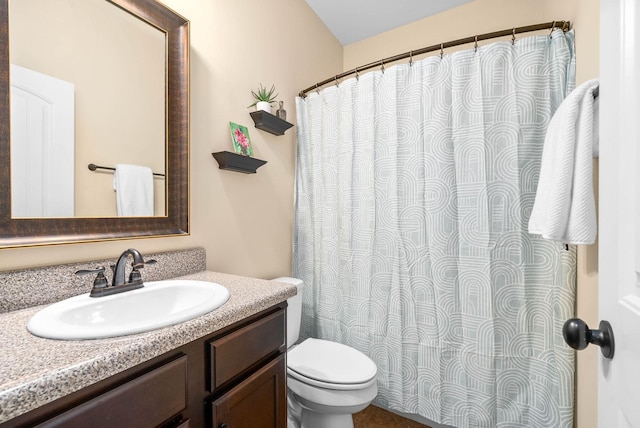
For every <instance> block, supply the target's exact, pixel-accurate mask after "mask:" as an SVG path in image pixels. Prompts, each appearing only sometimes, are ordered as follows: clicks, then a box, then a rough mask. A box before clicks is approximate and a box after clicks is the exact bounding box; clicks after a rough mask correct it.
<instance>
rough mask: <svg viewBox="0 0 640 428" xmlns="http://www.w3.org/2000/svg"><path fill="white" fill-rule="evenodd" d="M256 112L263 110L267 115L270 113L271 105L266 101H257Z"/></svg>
mask: <svg viewBox="0 0 640 428" xmlns="http://www.w3.org/2000/svg"><path fill="white" fill-rule="evenodd" d="M256 110H264V111H266V112H267V113H271V104H270V103H268V102H266V101H258V104H256Z"/></svg>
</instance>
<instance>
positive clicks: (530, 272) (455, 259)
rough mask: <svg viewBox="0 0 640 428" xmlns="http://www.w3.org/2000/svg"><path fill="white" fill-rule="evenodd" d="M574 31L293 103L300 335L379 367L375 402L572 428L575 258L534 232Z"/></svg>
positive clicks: (371, 76)
mask: <svg viewBox="0 0 640 428" xmlns="http://www.w3.org/2000/svg"><path fill="white" fill-rule="evenodd" d="M574 80H575V58H574V36H573V33H572V32H567V33H563V32H562V31H559V30H557V31H554V32H553V33H552V34H551V35H543V36H534V37H527V38H522V39H519V40H517V41H516V42H515V44H512V43H511V42H510V41H509V42H496V43H492V44H490V45H486V46H483V47H479V48H478V49H477V51H476V50H474V49H470V50H465V51H460V52H456V53H452V54H446V55H445V56H444V57H443V58H440V56H439V55H438V56H435V57H431V58H427V59H425V60H422V61H419V62H414V63H413V64H412V65H409V64H402V65H397V66H393V67H389V68H387V69H386V70H383V71H382V70H381V71H376V72H371V73H367V74H363V75H361V76H359V78H358V79H355V78H354V79H350V80H347V81H344V82H341V83H340V84H339V86H333V87H330V88H327V89H324V90H322V91H320V92H315V91H314V92H313V93H311V94H309V96H308V97H307V98H305V99H301V98H298V99H297V123H298V131H297V132H298V134H297V140H298V154H297V167H296V197H295V226H294V238H293V247H294V248H293V250H294V251H293V259H294V261H293V265H294V266H293V274H294V276H296V277H299V278H301V279H302V280H304V283H305V290H304V295H303V323H302V336H303V337H318V338H325V339H330V340H335V341H338V342H342V343H345V344H347V345H350V346H352V347H354V348H356V349H359V350H360V351H362V352H363V353H365V354H366V355H368V356H369V357H370V358H371V359H372V360H373V361H374V362H375V363H376V364H377V366H378V388H379V395H378V397H377V399H376V402H377V403H378V404H381V405H383V406H385V407H388V408H391V409H395V410H398V411H401V412H406V413H414V414H418V415H422V416H424V417H426V418H428V419H430V420H433V421H436V422H440V423H443V424H447V425H452V426H455V427H491V428H493V427H509V428H513V427H544V428H547V427H571V426H572V421H573V386H574V385H573V373H574V360H573V359H574V353H573V350H571V349H570V348H568V347H567V346H566V345H565V344H564V343H563V339H562V333H561V330H562V324H563V323H564V321H565V320H566V319H568V318H571V317H572V316H573V311H574V301H575V251H574V250H573V249H569V250H566V249H565V247H564V246H563V245H560V244H557V243H553V242H547V241H544V240H541V239H538V238H536V237H534V236H531V235H529V234H528V233H527V222H528V217H529V214H530V212H531V209H532V206H533V201H534V195H535V190H536V183H537V181H538V173H539V168H540V160H541V156H542V147H543V142H544V136H545V131H546V129H547V124H548V123H549V120H550V119H551V116H552V115H553V113H554V111H555V110H556V108H557V107H558V105H559V104H560V102H561V101H562V100H563V99H564V97H565V96H566V95H567V94H568V93H569V92H570V91H571V90H572V89H573V86H574Z"/></svg>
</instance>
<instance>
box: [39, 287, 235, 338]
mask: <svg viewBox="0 0 640 428" xmlns="http://www.w3.org/2000/svg"><path fill="white" fill-rule="evenodd" d="M227 300H229V291H228V290H227V289H226V288H225V287H223V286H222V285H220V284H216V283H214V282H207V281H192V280H167V281H156V282H147V283H145V286H144V287H143V288H140V289H137V290H132V291H127V292H124V293H120V294H115V295H112V296H106V297H97V298H96V297H89V294H83V295H80V296H75V297H71V298H69V299H66V300H63V301H60V302H57V303H54V304H52V305H50V306H47V307H46V308H44V309H42V310H41V311H39V312H38V313H36V314H35V315H34V316H33V317H31V319H30V320H29V322H28V324H27V329H28V330H29V331H30V332H31V333H32V334H34V335H36V336H40V337H44V338H48V339H62V340H83V339H101V338H108V337H117V336H124V335H127V334H134V333H142V332H146V331H151V330H155V329H158V328H161V327H166V326H170V325H173V324H178V323H181V322H184V321H188V320H190V319H193V318H196V317H198V316H200V315H204V314H206V313H208V312H211V311H213V310H215V309H217V308H219V307H220V306H222V305H223V304H224V303H226V301H227Z"/></svg>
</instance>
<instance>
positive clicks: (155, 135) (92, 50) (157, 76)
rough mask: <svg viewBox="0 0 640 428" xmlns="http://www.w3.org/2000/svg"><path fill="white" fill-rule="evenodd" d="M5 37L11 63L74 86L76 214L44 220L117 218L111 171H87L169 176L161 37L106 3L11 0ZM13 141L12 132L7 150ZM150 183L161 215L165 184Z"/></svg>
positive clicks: (98, 0) (100, 0)
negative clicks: (133, 170)
mask: <svg viewBox="0 0 640 428" xmlns="http://www.w3.org/2000/svg"><path fill="white" fill-rule="evenodd" d="M9 40H10V47H9V49H10V62H11V63H12V64H16V65H18V66H21V67H25V68H28V69H30V70H34V71H36V72H38V73H42V74H46V75H48V76H52V77H54V78H56V79H59V80H64V81H67V82H70V83H71V84H73V85H74V87H75V95H74V98H75V113H74V132H73V133H74V139H75V148H74V156H73V157H74V159H73V168H72V169H73V176H74V186H73V187H74V209H73V212H72V213H71V214H67V213H65V214H62V213H60V212H56V213H48V214H44V216H50V217H67V216H76V217H115V216H117V211H116V194H115V192H114V188H113V172H112V171H109V170H98V171H90V170H89V169H88V168H87V166H88V165H89V164H91V163H93V164H97V165H101V166H107V167H114V166H115V165H116V164H131V165H140V166H146V167H149V168H151V170H153V172H155V173H159V174H165V173H166V171H165V164H166V162H165V157H166V132H165V129H166V112H165V94H166V92H165V91H166V81H165V80H166V69H165V64H166V54H165V34H164V33H163V32H162V31H159V30H158V29H157V28H155V27H153V26H151V25H149V24H148V23H146V22H144V21H142V20H140V19H138V18H137V17H134V16H133V15H130V14H129V13H128V12H126V11H124V10H122V9H120V8H119V7H117V6H115V5H113V4H112V3H110V2H109V1H107V0H82V1H77V0H11V1H10V3H9ZM12 73H13V72H12ZM10 79H12V80H13V75H12V76H10ZM12 102H13V100H12ZM13 127H14V125H13V124H12V130H11V132H12V134H14V133H16V132H18V130H17V129H13ZM14 143H15V141H14V138H13V135H12V149H11V150H12V152H14V151H15V150H16V147H15V144H14ZM12 158H13V156H12ZM39 168H40V166H39V165H38V164H37V162H36V163H35V165H30V169H31V170H36V169H39ZM13 170H18V168H15V167H14V165H13V164H12V171H13ZM12 181H13V180H12ZM153 183H154V185H153V188H154V189H153V192H154V200H155V207H154V213H155V215H156V216H165V215H166V210H165V194H166V188H167V183H166V181H165V179H164V177H162V176H155V177H154V179H153ZM14 194H19V192H17V189H16V188H15V187H14V183H13V182H12V195H14ZM12 216H13V217H22V216H23V214H22V213H21V212H18V211H16V210H14V209H13V208H12ZM26 216H31V215H29V214H26Z"/></svg>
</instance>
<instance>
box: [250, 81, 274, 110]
mask: <svg viewBox="0 0 640 428" xmlns="http://www.w3.org/2000/svg"><path fill="white" fill-rule="evenodd" d="M275 91H276V86H275V85H271V89H269V90H267V88H265V87H263V86H262V83H261V84H260V87H259V88H258V91H257V92H256V91H254V90H251V95H253V98H254V99H255V100H256V101H255V102H254V103H253V104H251V105H250V106H249V107H253V106H255V107H256V110H264V111H266V112H268V113H271V104H273V103H275V102H276V98H277V97H278V94H275V95H274V92H275Z"/></svg>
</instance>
